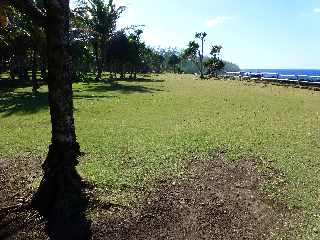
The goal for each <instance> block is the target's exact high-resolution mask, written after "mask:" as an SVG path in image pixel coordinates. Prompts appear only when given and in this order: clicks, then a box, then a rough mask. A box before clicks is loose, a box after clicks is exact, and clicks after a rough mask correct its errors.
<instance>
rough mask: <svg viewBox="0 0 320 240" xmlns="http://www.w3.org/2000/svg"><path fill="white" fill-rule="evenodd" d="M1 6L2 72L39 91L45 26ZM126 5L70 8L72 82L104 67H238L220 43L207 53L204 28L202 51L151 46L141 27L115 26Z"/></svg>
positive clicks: (120, 73) (98, 0)
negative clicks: (223, 55) (225, 58)
mask: <svg viewBox="0 0 320 240" xmlns="http://www.w3.org/2000/svg"><path fill="white" fill-rule="evenodd" d="M4 2H5V1H4ZM32 2H33V3H34V5H35V6H36V7H37V8H38V9H39V10H40V11H45V1H44V0H36V1H32ZM2 9H5V10H2V11H6V18H3V20H2V21H3V23H5V24H6V27H5V28H4V27H2V28H0V72H4V71H9V73H10V77H11V79H15V78H18V79H19V80H21V81H30V80H31V83H32V86H33V92H34V93H37V89H38V88H39V81H42V82H47V71H48V67H47V66H48V59H47V42H46V39H47V36H46V31H45V29H44V27H43V26H42V25H39V24H38V25H37V24H33V21H32V17H30V15H28V14H26V13H24V12H21V11H19V10H18V9H17V8H16V7H14V6H13V5H12V4H11V5H9V4H7V6H6V7H3V8H2ZM125 10H126V7H125V6H116V5H115V4H114V2H113V0H108V2H105V1H104V0H90V1H84V0H79V1H78V2H77V6H76V7H75V8H74V9H73V10H70V26H69V32H70V33H69V38H70V44H69V51H70V55H71V57H72V66H71V74H72V79H73V81H81V80H83V79H85V78H86V76H87V74H88V73H92V74H94V75H95V78H96V80H101V78H102V72H108V73H109V74H110V79H114V78H117V77H121V78H125V77H128V78H132V79H135V78H136V77H137V73H150V72H155V73H161V72H174V73H196V72H200V75H201V77H202V76H203V74H204V73H207V74H210V75H214V74H217V73H218V72H219V70H222V69H224V68H225V70H226V71H232V70H239V67H237V66H236V65H235V64H232V63H228V62H225V61H222V60H221V61H220V58H219V54H220V50H221V48H219V46H213V48H212V51H211V57H207V56H204V54H203V44H204V41H205V38H206V36H207V34H206V33H197V34H196V38H197V39H200V40H201V42H202V44H201V47H202V51H200V45H199V44H198V43H197V42H196V41H191V42H190V43H189V45H188V46H187V48H186V49H182V50H178V49H173V48H168V49H161V48H153V47H150V46H147V45H146V43H144V42H143V41H142V38H141V37H142V34H143V26H134V25H133V26H128V27H125V28H122V29H118V28H117V21H118V19H119V18H120V17H121V14H122V13H123V12H124V11H125ZM2 15H4V14H2ZM28 73H29V74H28ZM38 73H40V74H38ZM30 75H31V76H30ZM30 78H31V79H30Z"/></svg>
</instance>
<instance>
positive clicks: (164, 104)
mask: <svg viewBox="0 0 320 240" xmlns="http://www.w3.org/2000/svg"><path fill="white" fill-rule="evenodd" d="M152 79H153V80H154V82H146V81H144V82H136V83H128V82H119V85H115V86H113V87H111V86H110V85H108V84H103V83H102V84H100V83H91V84H75V85H74V89H75V108H76V112H75V113H76V125H77V134H78V137H79V142H80V144H81V147H82V150H83V151H85V152H86V153H87V155H86V156H85V157H84V159H83V161H82V164H81V165H80V166H79V170H80V171H81V172H82V173H83V175H85V176H86V177H88V178H90V179H91V180H93V181H95V182H96V183H97V185H98V186H99V189H100V191H101V193H102V194H101V195H102V196H104V197H105V198H108V200H110V199H111V200H113V201H120V202H126V201H130V200H132V199H134V198H135V197H136V196H135V194H134V193H135V192H136V191H135V190H136V189H141V188H142V187H144V186H146V184H147V183H148V182H149V180H152V179H155V178H167V177H168V176H169V175H171V174H182V173H183V159H185V158H187V157H188V156H191V155H200V154H205V153H207V152H208V151H212V150H215V149H224V150H227V153H228V156H229V158H230V159H237V158H241V157H243V156H248V155H256V156H259V157H260V158H261V159H263V160H264V161H265V162H267V164H268V165H272V166H274V167H276V168H278V169H280V170H281V171H283V172H284V173H285V175H286V180H287V183H288V184H287V185H286V187H285V191H284V190H283V188H282V189H280V188H277V187H274V186H271V185H270V186H267V187H266V190H267V191H269V192H270V194H273V195H274V196H275V197H276V198H278V199H281V200H283V201H285V202H287V203H288V204H289V206H290V207H292V208H297V209H300V210H301V211H304V212H305V215H306V221H305V223H304V224H305V225H304V226H302V229H300V230H301V232H300V233H297V234H299V235H300V238H301V239H308V238H310V239H318V237H319V234H320V232H319V231H320V229H318V228H320V216H319V214H318V213H319V210H320V207H319V206H320V190H319V186H320V175H319V171H320V161H319V160H320V157H319V156H320V142H319V139H320V127H319V126H320V93H319V92H314V91H309V90H301V89H295V88H285V87H279V86H272V85H267V86H264V85H263V84H251V83H243V82H238V81H234V82H226V81H195V80H194V78H193V77H192V76H175V75H160V76H153V77H152ZM45 91H46V89H45V88H42V89H41V92H42V94H41V96H40V100H36V99H32V98H30V96H29V95H28V94H27V93H28V92H31V89H30V88H23V89H17V90H15V95H12V94H10V95H7V94H4V93H1V92H0V97H1V98H2V100H1V102H0V136H1V141H0V155H2V156H5V157H14V156H16V155H21V154H25V153H26V152H32V153H33V154H35V155H41V156H45V154H46V150H47V145H48V143H49V136H50V129H49V126H50V125H49V114H48V108H47V107H46V100H45V99H46V96H45ZM3 99H5V101H3ZM1 112H2V113H1ZM128 193H132V195H130V194H128ZM296 238H299V236H296Z"/></svg>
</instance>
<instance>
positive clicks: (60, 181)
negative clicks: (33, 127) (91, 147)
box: [32, 144, 90, 240]
mask: <svg viewBox="0 0 320 240" xmlns="http://www.w3.org/2000/svg"><path fill="white" fill-rule="evenodd" d="M78 154H79V145H78V144H76V145H75V146H66V145H58V144H55V145H51V146H50V147H49V153H48V156H47V159H46V161H45V162H44V164H43V166H42V167H43V171H44V176H43V179H42V181H41V183H40V186H39V189H38V191H37V192H36V194H35V195H34V197H33V199H32V207H33V208H35V209H36V210H38V211H39V212H40V214H41V215H42V216H43V217H44V220H45V221H46V224H47V231H48V235H49V237H50V239H80V240H81V239H89V238H90V222H89V221H88V220H87V219H86V217H85V211H86V209H87V206H88V199H87V197H86V196H85V194H84V193H83V186H82V181H81V177H80V176H79V174H78V173H77V171H76V168H75V167H76V165H77V163H78V161H77V156H78Z"/></svg>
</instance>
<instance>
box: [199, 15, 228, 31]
mask: <svg viewBox="0 0 320 240" xmlns="http://www.w3.org/2000/svg"><path fill="white" fill-rule="evenodd" d="M231 19H232V17H226V16H219V17H215V18H211V19H209V20H207V21H206V22H205V25H206V26H207V27H209V28H213V27H216V26H218V25H220V24H222V23H224V22H226V21H229V20H231Z"/></svg>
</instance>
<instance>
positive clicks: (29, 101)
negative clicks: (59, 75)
mask: <svg viewBox="0 0 320 240" xmlns="http://www.w3.org/2000/svg"><path fill="white" fill-rule="evenodd" d="M47 107H48V93H43V92H41V93H38V94H37V96H34V95H33V94H32V93H30V92H19V93H6V94H2V95H0V113H5V115H4V116H5V117H9V116H11V115H12V114H17V113H21V114H32V113H37V112H39V111H40V110H42V109H45V108H47Z"/></svg>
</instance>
